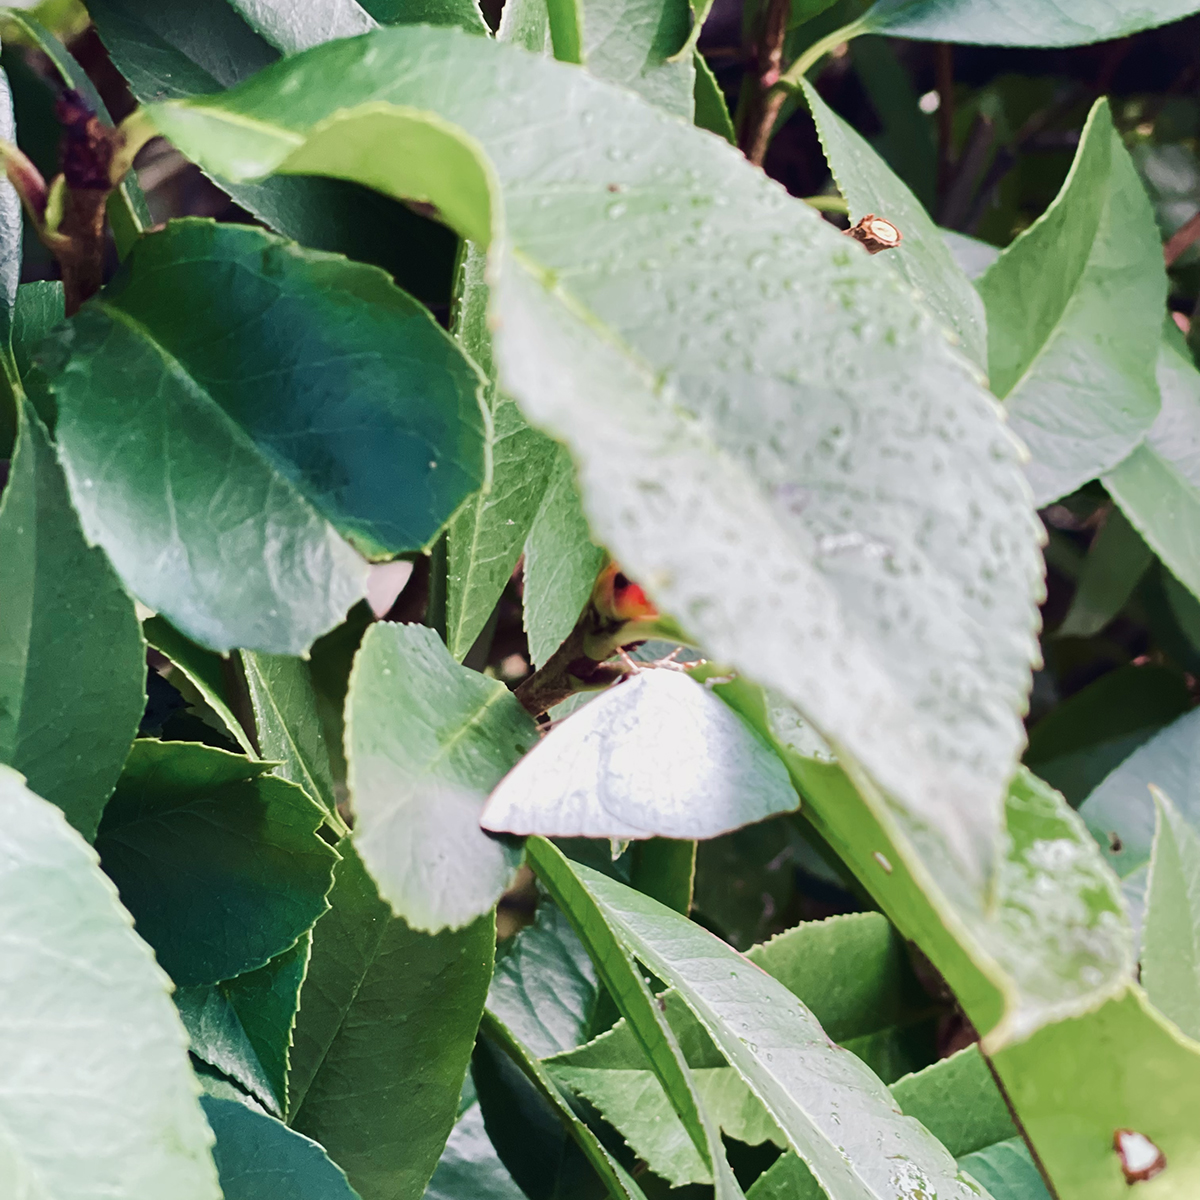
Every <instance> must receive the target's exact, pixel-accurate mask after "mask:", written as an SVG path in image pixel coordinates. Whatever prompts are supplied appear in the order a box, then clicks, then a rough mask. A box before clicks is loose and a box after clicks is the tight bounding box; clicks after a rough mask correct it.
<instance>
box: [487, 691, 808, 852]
mask: <svg viewBox="0 0 1200 1200" xmlns="http://www.w3.org/2000/svg"><path fill="white" fill-rule="evenodd" d="M797 802H798V801H797V797H796V793H795V791H794V789H793V788H792V785H791V783H790V782H789V780H788V774H787V768H786V767H785V766H784V765H783V763H782V762H780V760H779V758H778V756H777V755H776V754H774V752H773V751H771V750H770V749H769V748H768V747H767V746H765V745H764V744H763V743H762V742H761V741H760V740H759V739H758V738H757V737H756V736H755V735H754V734H753V733H752V732H751V731H750V730H749V729H748V728H747V727H746V725H745V724H744V723H743V722H742V720H741V718H740V717H738V716H737V715H736V714H735V713H733V712H731V711H730V709H729V708H728V707H727V706H726V705H724V704H722V703H721V701H720V700H718V699H717V698H716V697H715V696H714V695H712V693H711V692H710V691H708V690H707V689H706V688H705V687H704V686H703V685H701V684H698V683H696V682H694V681H693V680H691V679H689V678H688V677H687V676H686V675H683V674H680V673H679V672H677V671H672V670H667V669H659V670H646V671H640V672H639V673H637V674H636V675H634V676H633V677H632V678H631V679H629V680H627V681H625V682H623V683H621V684H620V685H618V686H617V687H614V688H611V689H609V690H608V691H606V692H604V693H602V694H601V695H600V696H599V697H597V698H596V699H595V700H593V701H592V702H591V703H590V704H587V705H585V706H584V707H583V708H582V709H580V711H579V712H577V713H574V714H572V715H571V716H570V717H569V718H567V720H565V721H563V722H561V723H560V724H558V725H556V726H555V728H553V729H552V730H551V731H550V732H549V733H548V734H547V735H546V736H545V737H543V738H542V740H541V741H540V742H539V743H538V744H537V745H536V746H535V747H534V748H533V749H532V750H531V751H530V753H529V754H527V755H526V756H525V758H523V759H522V760H521V761H520V762H519V763H518V764H517V765H516V766H515V767H514V768H513V770H512V771H510V772H509V774H508V775H506V776H505V778H504V780H503V781H502V782H501V783H500V785H499V786H498V787H497V788H496V789H495V791H493V792H492V795H491V797H490V798H489V800H488V803H487V808H486V809H485V810H484V813H483V817H482V824H483V827H484V828H485V829H491V830H494V831H496V832H504V833H522V834H528V833H540V834H543V835H545V836H549V837H611V838H645V837H668V838H687V839H692V838H708V837H715V836H716V835H717V834H720V833H724V832H725V831H726V830H729V829H734V828H736V827H737V826H739V825H747V824H750V823H751V822H753V821H761V820H763V819H764V818H765V817H769V816H773V815H774V814H775V813H778V812H787V811H789V810H790V809H793V808H795V807H796V805H797Z"/></svg>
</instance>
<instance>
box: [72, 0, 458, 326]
mask: <svg viewBox="0 0 1200 1200" xmlns="http://www.w3.org/2000/svg"><path fill="white" fill-rule="evenodd" d="M246 7H247V9H248V8H249V5H248V4H247V5H246ZM323 7H324V0H312V2H311V3H305V4H302V5H290V6H289V7H288V12H289V14H290V15H291V16H292V18H293V19H294V20H296V21H297V22H298V23H299V24H298V28H302V29H304V30H306V31H307V36H308V37H309V38H311V39H312V40H311V41H310V42H309V44H310V45H311V44H315V43H316V42H320V41H325V40H326V38H327V34H326V33H325V32H323V31H322V28H321V24H320V16H321V13H322V9H323ZM364 7H367V8H368V9H370V10H371V11H372V13H373V14H374V15H375V16H376V17H377V19H379V20H381V21H382V22H383V23H385V24H388V23H390V22H391V20H392V16H390V15H389V14H388V13H387V12H386V11H385V12H383V13H380V12H376V11H375V10H376V9H386V8H388V7H391V8H393V9H396V10H397V11H396V14H395V15H396V16H402V15H403V13H402V11H401V9H403V8H411V9H413V15H414V16H415V18H416V19H417V20H428V21H430V22H431V23H433V24H442V23H443V21H442V20H440V19H439V17H438V13H437V11H436V10H437V9H438V8H443V10H444V12H443V15H446V16H449V15H452V14H451V10H454V9H458V10H459V11H460V12H465V11H466V9H467V8H468V7H473V6H472V5H471V0H446V3H445V4H444V5H442V4H439V0H428V3H425V4H421V5H418V4H416V3H412V4H410V3H408V0H392V2H391V3H389V0H374V3H373V4H371V5H366V6H364ZM88 13H89V15H90V16H91V18H92V20H93V21H94V22H95V26H96V29H97V32H98V33H99V34H100V37H101V38H102V39H103V41H104V45H105V47H106V48H107V50H108V51H109V54H110V56H111V57H112V60H113V62H114V63H115V64H116V66H117V68H118V69H119V70H120V71H121V73H122V74H123V75H124V76H125V78H126V79H127V80H128V81H129V86H130V88H131V90H132V91H133V94H134V96H135V97H136V98H137V99H138V100H139V101H140V102H141V103H143V104H149V103H152V102H153V101H156V100H164V99H167V98H176V97H186V96H195V95H201V94H203V93H206V92H216V91H220V90H221V89H222V88H224V87H230V86H232V85H233V84H235V83H240V82H241V81H242V80H243V79H248V78H249V77H250V76H251V75H253V74H254V73H255V72H256V71H258V70H260V69H261V68H263V67H265V66H267V65H268V64H269V63H272V62H274V61H276V59H277V58H278V57H279V53H278V51H277V50H276V49H275V48H274V47H273V46H272V45H271V44H270V43H269V42H268V41H267V40H266V39H265V38H263V37H262V36H261V35H260V34H259V33H257V32H255V30H254V29H253V28H252V26H251V25H250V24H248V23H247V22H246V21H245V20H244V19H242V17H240V16H239V15H238V14H237V13H236V12H235V10H234V8H233V7H232V6H231V5H230V3H229V2H228V0H194V2H193V3H191V4H190V5H189V7H188V13H187V19H186V20H181V19H180V18H179V16H178V14H176V13H175V12H174V10H173V9H171V8H168V7H165V6H164V5H162V4H160V3H159V2H158V0H91V4H90V5H89V7H88ZM314 18H316V19H315V20H314ZM474 21H475V24H474V28H475V30H476V32H482V31H481V30H479V28H478V24H479V17H478V15H477V14H476V16H475V18H474ZM454 23H455V24H459V23H461V24H463V25H464V26H470V24H471V23H470V22H468V21H465V20H464V21H461V22H459V21H455V22H454ZM85 78H86V77H85ZM89 86H90V85H89ZM215 182H216V183H217V184H218V186H219V187H221V188H222V189H223V190H224V191H226V192H228V193H229V195H230V196H231V197H232V198H233V199H234V200H235V201H236V202H237V204H239V205H240V206H241V207H242V208H244V209H246V210H247V211H248V212H251V213H253V214H254V216H255V217H257V218H258V219H259V220H261V221H263V222H264V223H265V224H266V225H267V226H269V227H270V228H271V229H274V230H275V231H276V232H277V233H281V234H283V235H284V236H285V237H290V238H294V239H295V240H296V241H297V242H299V243H300V244H301V245H303V246H311V247H313V248H314V249H316V250H329V251H333V252H335V253H338V254H345V255H346V256H347V257H348V258H353V259H357V260H358V261H360V262H372V263H376V264H377V265H378V266H381V267H383V268H384V269H385V270H386V271H388V272H389V273H390V274H392V275H393V276H395V278H396V281H397V282H398V283H399V284H400V286H401V287H404V288H406V289H407V290H408V291H410V292H412V293H413V294H414V295H416V296H418V297H419V298H420V299H422V300H425V301H427V302H435V301H442V302H444V301H445V300H446V298H447V294H448V291H449V284H450V277H451V274H452V271H453V264H454V255H455V249H456V244H457V239H456V238H455V237H454V235H453V234H451V233H450V232H449V230H446V229H443V228H442V227H441V226H439V225H438V224H436V223H435V222H433V221H429V220H426V219H424V218H423V217H419V216H418V215H417V214H416V213H414V212H413V211H412V210H411V209H409V208H406V207H405V206H404V205H403V204H399V203H397V202H396V201H394V200H389V199H386V198H385V197H383V196H380V195H377V194H375V193H372V192H369V191H367V190H366V189H364V188H361V187H357V186H355V185H353V184H349V183H344V182H342V181H341V180H336V179H300V178H294V179H269V180H265V181H264V182H262V183H234V182H232V181H231V180H229V179H227V178H217V179H216V180H215ZM148 223H149V222H147V224H148Z"/></svg>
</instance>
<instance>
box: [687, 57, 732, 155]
mask: <svg viewBox="0 0 1200 1200" xmlns="http://www.w3.org/2000/svg"><path fill="white" fill-rule="evenodd" d="M693 57H694V61H695V64H696V88H695V91H694V92H693V94H692V95H693V100H694V105H695V110H696V117H695V121H696V124H697V125H698V126H699V127H700V128H701V129H707V130H708V131H709V132H710V133H715V134H717V135H718V136H720V137H723V138H724V139H725V140H726V141H727V142H728V143H729V144H730V145H731V146H736V145H737V131H736V130H735V129H734V128H733V118H732V117H730V115H729V106H728V105H727V104H726V103H725V96H724V94H723V93H722V91H721V88H720V85H719V84H718V83H717V77H716V76H715V75H714V74H713V70H712V67H710V66H709V65H708V62H707V60H706V59H705V57H704V55H703V54H701V53H700V51H699V50H697V51H696V53H695V55H694V56H693Z"/></svg>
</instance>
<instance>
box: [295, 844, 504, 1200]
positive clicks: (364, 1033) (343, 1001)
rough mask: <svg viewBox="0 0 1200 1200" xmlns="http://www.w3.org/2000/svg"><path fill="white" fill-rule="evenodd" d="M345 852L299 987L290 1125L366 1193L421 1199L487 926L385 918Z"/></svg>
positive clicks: (487, 958) (484, 968)
mask: <svg viewBox="0 0 1200 1200" xmlns="http://www.w3.org/2000/svg"><path fill="white" fill-rule="evenodd" d="M341 850H342V855H343V858H342V861H341V862H340V863H339V864H338V866H337V870H336V873H335V883H334V888H333V892H332V893H331V895H330V903H331V905H332V907H331V909H330V911H329V912H328V913H326V915H325V916H324V917H322V918H321V920H320V921H319V922H318V924H317V927H316V929H315V930H314V933H313V952H312V958H311V960H310V962H309V967H308V976H307V978H306V979H305V981H304V988H303V990H302V991H301V993H300V1013H299V1015H298V1017H297V1019H296V1031H295V1035H294V1038H293V1049H292V1068H291V1074H290V1078H289V1094H290V1098H291V1104H290V1112H291V1118H290V1123H291V1124H292V1125H293V1126H294V1127H295V1128H296V1129H298V1130H299V1131H300V1132H301V1133H304V1134H307V1135H308V1136H309V1137H311V1138H313V1139H314V1140H316V1141H318V1142H320V1143H321V1145H322V1146H324V1147H325V1148H326V1150H328V1151H329V1153H330V1155H331V1156H332V1157H333V1159H334V1160H335V1161H336V1162H337V1163H338V1164H339V1165H340V1166H341V1167H343V1168H344V1169H345V1171H346V1174H347V1175H348V1176H349V1178H350V1182H351V1183H352V1184H353V1185H354V1187H355V1188H357V1189H358V1191H359V1193H360V1194H361V1195H362V1198H363V1200H419V1198H420V1196H421V1194H422V1192H423V1191H424V1190H425V1185H426V1183H427V1182H428V1181H429V1177H430V1176H431V1175H432V1174H433V1169H434V1167H435V1166H436V1164H437V1161H438V1157H439V1155H440V1154H441V1152H442V1147H443V1146H444V1145H445V1143H446V1138H447V1136H448V1135H449V1133H450V1130H451V1128H452V1127H453V1125H454V1121H455V1117H456V1116H457V1113H458V1096H459V1093H460V1092H461V1090H462V1085H463V1077H464V1075H465V1074H466V1069H467V1063H468V1062H469V1060H470V1055H471V1045H472V1043H473V1041H474V1039H475V1030H476V1027H477V1025H478V1024H479V1016H480V1013H481V1012H482V1011H483V1002H484V998H485V997H486V995H487V986H488V980H489V979H490V977H491V973H492V947H493V944H494V940H495V926H494V924H493V922H492V920H491V918H490V917H484V918H481V919H480V920H478V921H476V922H475V923H474V924H473V925H470V926H468V927H467V928H466V929H462V930H458V931H456V932H444V933H439V934H437V935H435V936H430V935H429V934H425V933H418V932H417V931H415V930H413V929H410V928H409V927H408V926H407V925H406V924H405V923H404V922H403V921H402V920H400V918H398V917H393V916H392V915H391V912H390V910H389V909H388V906H387V904H386V903H385V902H384V901H383V900H381V899H380V898H379V894H378V892H377V891H376V889H375V885H374V884H373V883H372V882H371V878H370V876H369V875H368V874H367V873H366V871H365V870H364V869H363V865H362V863H361V862H360V861H359V858H358V856H357V854H355V852H354V849H353V847H352V846H351V845H350V844H349V842H348V841H346V840H343V842H342V844H341Z"/></svg>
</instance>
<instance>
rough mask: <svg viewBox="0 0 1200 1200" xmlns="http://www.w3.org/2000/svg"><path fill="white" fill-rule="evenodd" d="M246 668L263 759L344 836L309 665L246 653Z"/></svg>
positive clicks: (282, 656)
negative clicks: (320, 809)
mask: <svg viewBox="0 0 1200 1200" xmlns="http://www.w3.org/2000/svg"><path fill="white" fill-rule="evenodd" d="M242 665H243V667H244V668H245V671H246V685H247V687H248V688H249V691H250V702H251V703H252V704H253V706H254V718H255V724H256V726H257V730H258V748H259V750H261V751H262V756H263V757H264V758H267V759H272V760H274V761H276V762H278V763H280V764H281V765H280V766H279V767H277V768H276V771H275V773H276V774H277V775H280V776H281V777H282V778H284V779H288V780H291V782H292V783H295V784H298V785H299V786H300V787H302V788H303V789H304V790H305V791H306V792H307V793H308V796H309V799H310V800H315V801H316V802H317V803H318V804H320V805H321V806H322V807H323V808H324V809H325V812H326V814H327V815H328V816H329V817H330V818H331V820H332V822H333V823H334V824H335V826H337V827H338V828H339V829H340V831H342V832H344V831H345V830H344V824H343V822H342V819H341V817H339V816H338V815H337V797H336V796H335V795H334V792H333V766H332V764H331V763H330V759H329V750H328V749H327V748H326V745H325V730H324V726H323V725H322V723H321V714H320V711H319V701H318V698H317V693H316V689H315V688H314V687H313V681H312V672H311V668H310V666H309V664H308V663H307V662H305V661H304V660H303V659H299V658H291V657H289V656H287V655H282V654H254V653H252V652H251V651H245V652H243V654H242Z"/></svg>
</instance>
